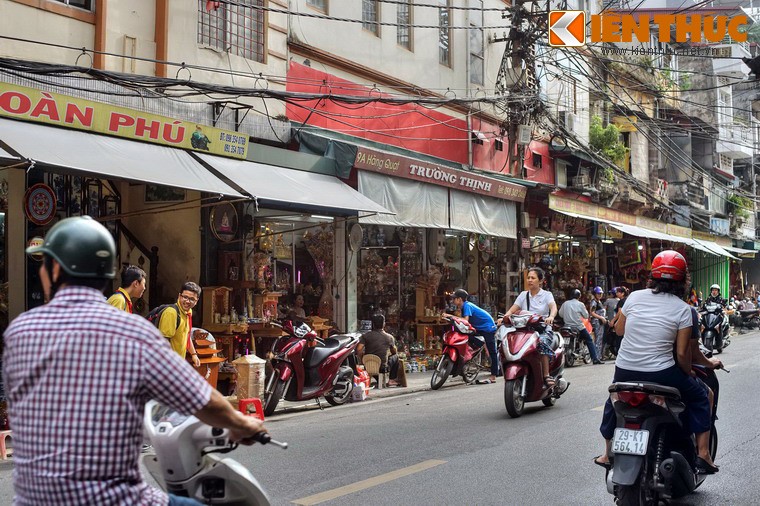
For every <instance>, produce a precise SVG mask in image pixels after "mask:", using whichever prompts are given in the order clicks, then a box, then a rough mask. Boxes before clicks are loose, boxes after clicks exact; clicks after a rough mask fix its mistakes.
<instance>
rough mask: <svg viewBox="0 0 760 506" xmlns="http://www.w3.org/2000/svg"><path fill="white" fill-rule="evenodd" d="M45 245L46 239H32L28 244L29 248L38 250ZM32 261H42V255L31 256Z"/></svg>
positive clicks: (38, 237)
mask: <svg viewBox="0 0 760 506" xmlns="http://www.w3.org/2000/svg"><path fill="white" fill-rule="evenodd" d="M43 244H45V238H44V237H40V236H37V237H32V238H31V239H29V242H28V243H27V244H26V247H27V248H37V247H39V246H42V245H43ZM29 256H30V257H31V258H32V259H34V260H37V261H40V260H42V253H35V254H33V255H29Z"/></svg>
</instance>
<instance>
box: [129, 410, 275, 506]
mask: <svg viewBox="0 0 760 506" xmlns="http://www.w3.org/2000/svg"><path fill="white" fill-rule="evenodd" d="M144 425H145V428H146V431H147V434H148V437H149V438H150V442H151V444H152V445H153V448H154V449H155V452H156V453H155V455H152V454H146V455H143V457H142V461H143V464H144V465H145V467H146V468H147V469H148V472H150V474H151V475H152V476H153V478H154V479H155V480H156V482H157V483H158V484H159V486H161V487H162V488H163V490H165V491H166V492H167V493H169V494H174V495H178V496H183V497H191V498H193V499H195V500H197V501H200V502H201V503H203V504H238V505H241V506H248V505H251V506H253V505H256V506H260V505H269V498H268V497H267V494H266V492H264V489H263V488H262V486H261V485H260V484H259V482H258V481H257V480H256V478H255V477H254V476H253V474H251V472H250V471H249V470H248V469H246V468H245V467H244V466H243V465H242V464H240V463H239V462H237V461H235V460H233V459H231V458H223V457H221V456H220V455H219V454H220V453H228V452H231V451H232V450H234V449H235V448H237V447H238V444H237V443H232V442H230V440H229V431H228V430H227V429H220V428H216V427H211V426H209V425H206V424H205V423H203V422H201V421H200V420H198V419H197V418H196V417H194V416H185V415H181V414H179V413H177V412H176V411H174V410H173V409H171V408H168V407H166V406H162V405H161V404H158V403H157V402H156V401H150V402H148V404H146V406H145V418H144ZM254 439H255V440H256V441H258V442H260V443H261V444H267V443H272V444H274V445H276V446H279V447H280V448H283V449H286V448H287V447H288V444H287V443H280V442H279V441H275V440H274V439H272V438H270V437H269V434H267V433H265V432H261V433H259V434H257V435H256V437H255V438H254Z"/></svg>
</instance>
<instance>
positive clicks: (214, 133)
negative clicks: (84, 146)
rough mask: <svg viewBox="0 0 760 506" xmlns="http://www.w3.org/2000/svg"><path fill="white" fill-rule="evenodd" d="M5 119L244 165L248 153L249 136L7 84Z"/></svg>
mask: <svg viewBox="0 0 760 506" xmlns="http://www.w3.org/2000/svg"><path fill="white" fill-rule="evenodd" d="M0 116H5V117H7V118H13V119H19V120H24V121H35V122H38V123H44V124H47V125H54V126H59V127H64V128H74V129H77V130H84V131H88V132H92V133H98V134H106V135H113V136H116V137H122V138H125V139H130V140H135V141H144V142H152V143H154V144H162V145H164V146H171V147H174V148H181V149H190V150H193V151H200V152H202V153H209V154H214V155H220V156H227V157H230V158H239V159H243V160H244V159H245V158H246V154H247V152H248V135H246V134H241V133H237V132H231V131H228V130H222V129H219V128H214V127H211V126H206V125H199V124H197V123H191V122H189V121H182V120H178V119H173V118H168V117H165V116H159V115H156V114H151V113H147V112H142V111H137V110H135V109H128V108H126V107H118V106H115V105H110V104H104V103H102V102H94V101H92V100H86V99H83V98H76V97H70V96H68V95H62V94H59V93H52V92H48V91H41V90H37V89H34V88H27V87H24V86H15V85H12V84H7V83H0ZM41 142H44V141H43V140H41Z"/></svg>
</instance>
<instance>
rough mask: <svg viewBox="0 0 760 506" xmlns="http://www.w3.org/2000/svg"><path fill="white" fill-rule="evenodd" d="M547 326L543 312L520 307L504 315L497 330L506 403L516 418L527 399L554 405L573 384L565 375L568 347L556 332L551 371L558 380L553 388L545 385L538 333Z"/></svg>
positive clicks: (520, 413) (510, 412)
mask: <svg viewBox="0 0 760 506" xmlns="http://www.w3.org/2000/svg"><path fill="white" fill-rule="evenodd" d="M545 328H546V324H545V323H544V318H543V316H541V315H537V314H534V313H530V312H527V311H520V312H519V313H516V314H513V315H511V316H509V317H504V319H503V321H502V325H501V326H500V327H499V329H498V330H497V331H496V337H497V339H503V343H502V345H501V349H500V351H499V356H500V358H501V365H502V370H503V371H504V380H505V383H504V404H505V405H506V407H507V413H509V416H511V417H512V418H517V417H518V416H520V415H522V414H523V409H524V408H525V403H526V402H534V401H541V402H543V403H544V406H554V403H555V402H556V401H557V399H559V398H560V396H561V395H562V394H564V393H565V391H566V390H567V388H568V387H569V386H570V383H569V382H568V381H567V380H566V379H564V378H563V377H562V372H563V371H564V368H565V366H564V363H565V358H564V354H565V349H564V340H563V339H562V337H561V336H560V335H559V334H558V333H554V344H553V346H552V348H554V358H553V359H551V360H550V361H549V374H550V375H551V376H553V377H554V381H555V383H554V386H552V387H549V388H546V387H545V386H544V378H543V372H542V370H541V355H540V354H539V352H538V339H539V337H538V334H539V333H540V332H543V331H544V329H545Z"/></svg>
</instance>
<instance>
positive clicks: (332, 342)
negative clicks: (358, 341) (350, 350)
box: [324, 335, 353, 349]
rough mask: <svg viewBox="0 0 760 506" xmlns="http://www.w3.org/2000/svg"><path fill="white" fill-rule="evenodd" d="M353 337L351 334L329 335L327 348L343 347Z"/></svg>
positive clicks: (326, 341)
mask: <svg viewBox="0 0 760 506" xmlns="http://www.w3.org/2000/svg"><path fill="white" fill-rule="evenodd" d="M352 339H353V338H352V337H351V336H341V335H335V336H332V337H328V338H327V339H325V341H324V343H325V348H332V349H336V348H343V347H345V346H347V345H348V344H349V343H350V342H351V340H352Z"/></svg>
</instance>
